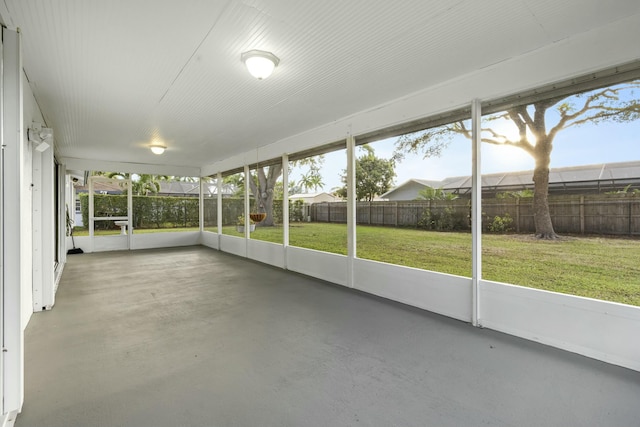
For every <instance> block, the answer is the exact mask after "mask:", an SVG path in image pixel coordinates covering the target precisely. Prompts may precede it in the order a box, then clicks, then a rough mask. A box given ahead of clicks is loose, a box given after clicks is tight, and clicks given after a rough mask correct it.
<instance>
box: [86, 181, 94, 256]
mask: <svg viewBox="0 0 640 427" xmlns="http://www.w3.org/2000/svg"><path fill="white" fill-rule="evenodd" d="M88 200H89V201H88V203H89V224H87V226H88V227H89V242H90V243H89V246H90V249H89V252H93V227H94V224H95V220H94V219H93V216H94V213H95V212H94V209H93V177H92V176H90V177H89V199H88Z"/></svg>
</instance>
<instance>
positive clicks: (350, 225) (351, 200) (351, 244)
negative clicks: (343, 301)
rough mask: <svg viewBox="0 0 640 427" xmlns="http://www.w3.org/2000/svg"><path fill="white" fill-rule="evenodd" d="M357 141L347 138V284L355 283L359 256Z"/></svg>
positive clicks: (350, 137)
mask: <svg viewBox="0 0 640 427" xmlns="http://www.w3.org/2000/svg"><path fill="white" fill-rule="evenodd" d="M355 151H356V140H355V138H354V137H353V136H352V135H349V136H347V256H348V263H349V268H348V274H349V277H348V278H347V284H348V286H350V287H353V286H354V283H353V260H354V258H355V257H356V256H357V250H356V153H355Z"/></svg>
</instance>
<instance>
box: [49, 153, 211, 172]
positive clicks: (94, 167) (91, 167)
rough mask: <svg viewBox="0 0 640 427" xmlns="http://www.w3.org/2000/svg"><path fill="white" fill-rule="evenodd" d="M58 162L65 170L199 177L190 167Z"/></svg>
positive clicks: (71, 160)
mask: <svg viewBox="0 0 640 427" xmlns="http://www.w3.org/2000/svg"><path fill="white" fill-rule="evenodd" d="M60 161H61V162H62V163H64V164H65V165H66V167H67V170H79V171H105V172H123V173H149V174H156V175H173V176H200V168H198V167H191V166H176V165H155V164H149V163H128V162H112V161H107V160H94V159H78V158H73V157H63V158H61V159H60Z"/></svg>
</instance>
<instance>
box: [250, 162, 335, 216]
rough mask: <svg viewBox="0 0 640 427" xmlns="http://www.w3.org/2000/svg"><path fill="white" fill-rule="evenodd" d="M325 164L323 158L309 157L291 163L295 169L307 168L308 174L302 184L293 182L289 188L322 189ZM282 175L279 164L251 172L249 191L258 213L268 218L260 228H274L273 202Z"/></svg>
mask: <svg viewBox="0 0 640 427" xmlns="http://www.w3.org/2000/svg"><path fill="white" fill-rule="evenodd" d="M323 162H324V157H323V156H315V157H307V158H304V159H300V160H296V161H293V162H291V163H292V165H293V166H294V167H296V166H300V167H303V168H306V173H304V174H303V175H302V178H301V179H300V182H298V183H295V182H293V181H291V182H290V183H289V188H294V187H296V186H297V187H299V188H304V189H305V190H307V191H308V190H310V189H312V188H313V189H316V190H317V189H318V187H322V186H323V185H324V183H323V182H322V175H321V173H320V169H321V167H322V164H323ZM280 175H282V164H280V163H277V164H274V165H270V166H258V167H257V168H256V169H255V170H252V171H251V178H250V179H249V191H251V194H252V195H253V197H254V199H255V203H256V209H257V211H258V212H264V213H266V214H267V217H266V218H265V219H264V220H263V221H262V222H260V224H259V225H260V226H263V227H264V226H273V225H274V217H273V201H274V199H275V196H276V195H277V193H278V191H277V188H276V187H277V183H278V178H279V177H280ZM239 188H242V189H244V184H243V182H241V183H240V184H239Z"/></svg>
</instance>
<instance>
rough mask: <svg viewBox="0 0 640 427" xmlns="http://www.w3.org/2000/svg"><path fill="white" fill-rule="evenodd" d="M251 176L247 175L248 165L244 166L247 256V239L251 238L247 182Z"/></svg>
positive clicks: (247, 243)
mask: <svg viewBox="0 0 640 427" xmlns="http://www.w3.org/2000/svg"><path fill="white" fill-rule="evenodd" d="M250 179H251V174H250V173H249V165H244V238H245V240H246V242H245V243H246V247H247V252H246V253H247V254H248V253H249V238H250V237H251V230H250V227H251V221H250V218H249V211H250V210H251V204H250V200H249V180H250Z"/></svg>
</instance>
